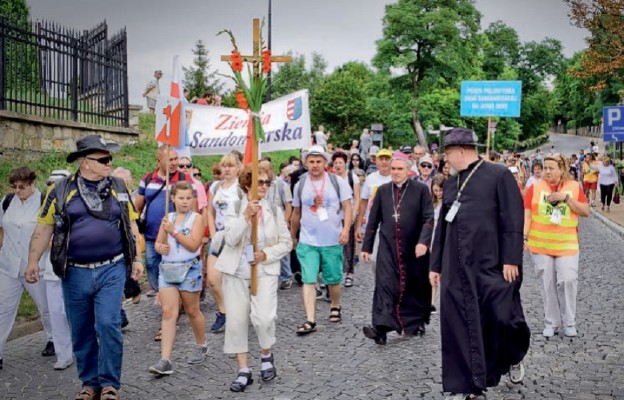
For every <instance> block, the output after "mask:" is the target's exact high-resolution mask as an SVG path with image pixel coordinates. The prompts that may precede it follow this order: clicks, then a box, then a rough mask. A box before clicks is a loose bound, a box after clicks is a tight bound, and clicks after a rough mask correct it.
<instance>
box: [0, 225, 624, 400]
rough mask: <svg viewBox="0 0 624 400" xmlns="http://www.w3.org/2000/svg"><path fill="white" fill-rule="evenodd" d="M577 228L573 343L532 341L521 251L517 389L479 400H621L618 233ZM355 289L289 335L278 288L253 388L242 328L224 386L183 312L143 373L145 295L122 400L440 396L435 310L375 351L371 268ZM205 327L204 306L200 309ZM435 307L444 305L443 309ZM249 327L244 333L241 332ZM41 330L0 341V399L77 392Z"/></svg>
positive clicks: (289, 307) (623, 286)
mask: <svg viewBox="0 0 624 400" xmlns="http://www.w3.org/2000/svg"><path fill="white" fill-rule="evenodd" d="M580 231H581V261H580V268H579V275H580V277H579V278H580V279H579V280H580V284H579V298H578V311H577V324H578V325H577V326H578V330H579V336H578V337H577V338H575V339H573V340H571V339H568V338H562V337H560V336H555V337H553V338H551V339H550V340H546V339H544V338H543V337H542V336H541V331H542V322H541V319H542V304H541V298H540V294H539V290H538V287H537V285H536V279H535V277H534V274H533V268H532V265H531V264H530V262H529V260H528V258H526V257H525V279H524V286H523V301H524V309H525V313H526V316H527V320H528V322H529V325H530V327H531V330H532V332H533V334H532V344H531V348H530V351H529V354H528V356H527V358H526V359H525V366H526V368H527V374H526V378H525V381H524V383H523V384H522V385H517V386H514V385H511V384H510V383H509V380H508V378H506V377H505V378H503V381H502V382H501V384H500V385H499V386H498V387H497V388H495V389H493V390H490V391H489V392H488V399H565V400H572V399H578V400H581V399H582V400H592V399H600V400H606V399H624V310H623V308H624V275H623V274H622V256H623V255H624V251H623V250H622V249H623V248H624V239H622V237H620V236H618V235H616V234H614V233H613V232H612V231H611V230H610V229H608V228H607V227H606V226H605V225H603V223H601V222H600V221H599V220H597V219H596V218H595V217H592V218H590V219H589V220H584V221H582V223H581V226H580ZM355 278H356V279H355V286H354V287H352V288H349V289H346V290H345V291H344V299H343V320H342V322H341V323H338V324H333V323H330V322H329V320H328V316H329V304H328V303H326V302H324V301H319V302H318V303H317V322H318V324H319V325H318V331H317V332H315V333H312V334H311V335H309V336H307V337H298V336H296V335H295V333H294V331H295V327H296V326H297V325H299V324H301V323H302V322H303V321H304V320H305V317H304V313H303V306H302V300H301V290H300V289H299V287H298V286H296V285H295V286H293V287H292V288H291V289H290V290H287V291H280V293H279V321H278V328H277V336H278V341H277V344H276V346H275V347H274V354H275V360H276V366H277V369H278V378H277V379H276V380H275V381H274V382H271V383H269V384H264V383H260V382H259V379H256V378H258V374H259V361H258V357H259V356H258V353H257V351H255V349H257V341H256V339H255V335H253V334H252V335H251V346H250V348H251V349H254V352H253V353H252V354H251V357H252V358H251V360H250V361H251V367H252V368H253V369H254V371H253V373H254V383H253V385H251V386H249V387H248V388H247V391H246V393H242V394H235V393H231V392H230V391H229V390H228V387H229V384H230V382H231V381H232V380H233V378H234V377H235V375H236V363H235V360H234V359H233V358H232V357H229V356H226V355H224V354H223V353H222V345H223V334H216V335H215V334H210V333H208V334H207V338H208V339H207V340H208V346H209V355H208V357H207V359H206V361H205V362H204V363H203V364H201V365H195V366H191V365H188V364H186V363H185V362H184V358H185V356H186V354H187V353H188V351H189V350H190V348H191V345H192V343H193V340H192V334H191V329H190V326H189V324H188V321H187V319H186V317H184V316H183V317H182V318H181V319H180V324H179V329H178V338H177V342H176V348H175V351H174V359H173V362H174V371H175V372H174V374H173V375H171V376H167V377H164V378H155V377H154V376H152V375H150V374H149V373H148V372H147V368H148V366H149V365H150V364H152V363H154V362H155V361H157V360H158V359H159V349H160V344H159V343H157V342H154V341H153V339H152V337H153V335H154V334H155V333H156V331H157V329H158V327H159V323H160V313H159V307H158V306H154V305H153V304H152V301H151V299H148V298H146V297H144V298H143V299H142V301H141V303H140V304H138V305H129V306H127V307H126V310H127V311H128V315H129V318H130V325H129V326H128V328H127V329H126V333H125V354H124V367H123V376H122V382H123V387H122V397H123V398H126V399H133V400H140V399H168V400H169V399H220V398H227V399H237V398H240V399H276V400H278V399H279V400H286V399H382V398H406V399H418V398H424V399H442V398H443V394H442V393H441V390H442V386H441V366H440V336H439V325H438V316H435V315H434V316H433V318H432V323H431V325H430V326H429V327H428V330H427V334H426V335H425V336H424V337H422V338H416V337H414V338H403V337H399V336H396V335H395V334H393V335H391V336H390V337H389V340H388V345H387V346H377V345H375V344H374V343H373V342H372V341H371V340H368V339H366V338H365V337H364V335H363V334H362V333H361V330H362V326H364V325H365V324H367V323H369V318H370V306H371V297H372V285H373V279H372V278H373V274H372V271H371V268H370V267H369V266H360V268H359V270H357V271H356V277H355ZM202 308H203V309H204V311H205V314H206V317H207V321H206V322H207V326H210V324H212V322H213V319H214V315H213V314H214V305H213V304H212V303H211V301H206V303H204V304H203V305H202ZM442 312H444V310H442ZM252 332H253V330H252ZM44 344H45V336H44V334H43V333H41V332H40V333H37V334H34V335H30V336H26V337H22V338H19V339H16V340H13V341H11V342H9V343H8V345H7V350H6V353H5V358H4V370H2V371H0V399H71V398H73V396H74V395H75V393H76V392H77V391H78V390H79V387H80V382H79V381H78V378H77V373H76V370H75V366H73V367H70V368H69V369H68V370H65V371H54V370H53V368H52V365H53V364H54V361H55V358H54V357H50V358H43V357H41V356H40V355H39V352H40V351H41V349H42V348H43V347H44Z"/></svg>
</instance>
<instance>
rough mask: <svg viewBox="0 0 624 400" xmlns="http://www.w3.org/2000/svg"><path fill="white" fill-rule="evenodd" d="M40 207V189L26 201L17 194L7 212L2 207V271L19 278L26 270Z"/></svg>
mask: <svg viewBox="0 0 624 400" xmlns="http://www.w3.org/2000/svg"><path fill="white" fill-rule="evenodd" d="M40 207H41V192H39V190H38V189H35V192H34V193H33V194H32V196H30V197H29V198H27V199H26V201H24V203H22V201H21V200H20V199H19V198H18V197H17V195H15V196H14V197H13V199H12V200H11V203H10V204H9V207H8V208H7V210H6V213H5V212H4V211H3V210H2V207H0V228H2V229H3V230H4V241H3V242H2V248H0V272H2V273H4V274H7V275H9V276H10V277H11V278H18V277H19V276H21V275H23V274H24V272H25V271H26V267H27V266H28V247H29V246H30V239H31V238H32V235H33V232H34V231H35V226H37V215H38V213H39V208H40ZM43 266H45V265H43ZM43 272H44V268H41V273H42V274H43ZM0 279H2V278H0Z"/></svg>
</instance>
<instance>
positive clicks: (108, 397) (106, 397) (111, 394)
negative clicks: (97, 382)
mask: <svg viewBox="0 0 624 400" xmlns="http://www.w3.org/2000/svg"><path fill="white" fill-rule="evenodd" d="M119 399H121V396H120V395H119V392H118V391H117V389H115V388H114V387H112V386H106V387H104V388H103V389H102V393H100V400H119Z"/></svg>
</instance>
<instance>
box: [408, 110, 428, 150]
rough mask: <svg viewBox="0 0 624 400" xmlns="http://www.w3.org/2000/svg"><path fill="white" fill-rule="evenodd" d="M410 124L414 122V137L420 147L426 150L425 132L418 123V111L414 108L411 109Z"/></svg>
mask: <svg viewBox="0 0 624 400" xmlns="http://www.w3.org/2000/svg"><path fill="white" fill-rule="evenodd" d="M412 124H414V132H415V133H416V138H417V139H418V143H419V144H420V145H421V146H422V147H424V148H425V150H426V151H429V145H428V144H427V138H426V137H425V132H424V131H423V128H422V125H421V124H420V119H419V118H418V111H417V110H416V109H413V110H412Z"/></svg>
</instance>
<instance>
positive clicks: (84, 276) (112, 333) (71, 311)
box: [63, 259, 126, 391]
mask: <svg viewBox="0 0 624 400" xmlns="http://www.w3.org/2000/svg"><path fill="white" fill-rule="evenodd" d="M125 281H126V262H125V260H123V259H122V260H120V261H118V262H116V263H114V264H107V265H104V266H101V267H98V268H94V269H89V268H79V267H72V266H71V265H70V266H69V268H68V269H67V275H66V277H65V279H63V296H64V297H65V311H66V313H67V320H68V322H69V326H70V328H71V336H72V344H73V347H74V354H75V356H76V363H77V366H78V377H79V378H80V380H81V381H82V385H83V386H86V387H90V388H92V389H93V390H96V391H97V390H100V389H101V388H102V387H105V386H112V387H114V388H115V389H119V387H120V386H121V361H122V354H123V334H122V333H121V299H122V296H123V290H124V284H125Z"/></svg>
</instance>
